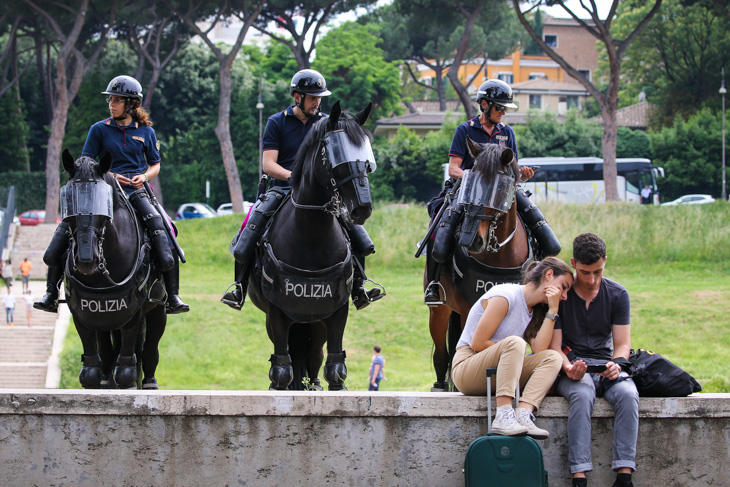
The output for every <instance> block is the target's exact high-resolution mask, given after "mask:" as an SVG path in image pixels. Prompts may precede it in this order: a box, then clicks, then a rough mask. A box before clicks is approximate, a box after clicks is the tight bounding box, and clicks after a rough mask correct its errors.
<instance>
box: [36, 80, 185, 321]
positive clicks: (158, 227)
mask: <svg viewBox="0 0 730 487" xmlns="http://www.w3.org/2000/svg"><path fill="white" fill-rule="evenodd" d="M102 94H103V95H107V103H108V105H109V114H110V115H111V116H110V117H109V118H107V119H105V120H102V121H100V122H96V123H95V124H94V125H92V126H91V128H90V129H89V134H88V135H87V137H86V143H85V144H84V149H83V151H82V154H81V155H82V156H87V157H92V158H95V159H97V160H99V158H100V156H101V155H103V154H104V153H105V152H107V151H108V152H110V153H111V155H112V167H111V170H110V174H111V175H112V176H114V177H115V178H116V180H117V181H118V182H119V185H120V186H121V188H122V189H123V190H124V192H125V193H126V194H127V195H128V196H129V201H130V203H131V204H132V206H133V207H134V209H135V210H136V211H137V213H138V214H139V215H140V217H141V218H142V221H143V224H144V226H145V228H146V229H147V232H148V234H149V236H150V240H151V244H152V253H153V256H154V259H155V264H156V265H157V268H158V269H159V270H160V271H162V275H163V278H164V281H165V288H166V290H167V303H166V306H165V309H166V312H167V314H176V313H184V312H187V311H189V310H190V308H189V306H188V305H187V304H185V303H184V302H183V301H182V300H181V299H180V297H179V296H178V292H179V280H180V261H179V258H178V255H177V251H176V250H171V247H172V241H171V240H170V238H168V235H167V233H166V230H165V225H164V223H163V221H162V218H167V215H161V214H160V212H159V211H158V210H157V209H156V208H155V206H154V205H153V204H152V203H151V202H150V195H149V194H148V193H147V190H146V189H145V188H144V184H145V183H146V182H147V181H149V180H150V179H151V178H154V177H155V176H157V175H158V174H159V172H160V144H159V142H158V141H157V134H156V133H155V130H154V129H153V128H152V121H151V120H150V119H149V115H148V113H147V111H146V110H145V109H144V108H142V106H141V102H142V96H143V95H142V85H141V84H140V83H139V81H137V80H136V79H134V78H132V77H131V76H117V77H115V78H114V79H112V80H111V81H110V82H109V85H108V86H107V88H106V91H103V92H102ZM67 230H68V223H66V222H62V223H60V224H59V226H58V228H57V229H56V232H55V233H54V235H53V237H52V239H51V243H50V244H49V246H48V249H47V250H46V253H45V255H44V256H43V260H44V262H45V263H46V264H47V265H48V279H47V282H46V294H45V295H44V296H43V297H42V298H41V300H40V301H38V302H36V303H35V304H34V305H33V306H34V307H35V308H37V309H40V310H43V311H48V312H52V313H55V312H57V311H58V293H59V291H58V290H59V287H60V285H61V280H62V279H63V273H64V267H63V265H64V257H65V254H66V250H67V249H68V236H67V234H66V232H67Z"/></svg>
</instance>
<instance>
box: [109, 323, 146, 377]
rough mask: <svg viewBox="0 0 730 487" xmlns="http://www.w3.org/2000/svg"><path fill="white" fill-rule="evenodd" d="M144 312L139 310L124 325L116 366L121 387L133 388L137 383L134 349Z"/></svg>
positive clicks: (116, 373) (115, 372) (116, 375)
mask: <svg viewBox="0 0 730 487" xmlns="http://www.w3.org/2000/svg"><path fill="white" fill-rule="evenodd" d="M141 318H142V313H141V311H140V312H137V313H136V314H135V315H134V317H133V318H132V319H131V320H129V323H127V324H126V325H124V326H123V327H122V330H121V331H122V340H121V344H120V348H119V356H118V357H117V364H116V367H115V368H114V382H116V384H117V386H118V387H119V388H120V389H131V388H133V387H136V383H137V377H138V375H137V355H136V354H135V353H134V349H135V347H136V345H137V334H138V333H139V326H140V323H141V321H142V320H141Z"/></svg>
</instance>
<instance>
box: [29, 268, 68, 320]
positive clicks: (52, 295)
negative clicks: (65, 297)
mask: <svg viewBox="0 0 730 487" xmlns="http://www.w3.org/2000/svg"><path fill="white" fill-rule="evenodd" d="M62 280H63V266H60V265H58V266H49V267H48V276H47V277H46V294H44V295H43V297H42V298H41V299H40V300H39V301H36V302H35V303H33V307H34V308H35V309H39V310H41V311H47V312H49V313H58V293H59V291H58V290H59V288H60V287H61V281H62Z"/></svg>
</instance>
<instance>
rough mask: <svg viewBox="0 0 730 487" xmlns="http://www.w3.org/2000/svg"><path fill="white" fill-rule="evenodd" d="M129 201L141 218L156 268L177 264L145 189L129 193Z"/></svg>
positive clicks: (170, 267)
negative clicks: (148, 237)
mask: <svg viewBox="0 0 730 487" xmlns="http://www.w3.org/2000/svg"><path fill="white" fill-rule="evenodd" d="M129 202H130V203H131V204H132V207H133V208H134V210H135V211H136V212H137V214H138V215H139V216H140V217H141V218H142V224H143V225H144V227H145V230H147V234H148V235H149V236H150V243H151V244H152V255H154V258H155V264H157V267H158V269H160V271H162V272H167V271H169V270H171V269H172V268H173V267H174V266H176V265H179V264H178V261H177V258H176V257H177V256H173V252H172V249H170V240H169V239H168V238H167V232H166V231H165V224H164V223H163V222H162V216H161V215H160V213H159V212H158V211H157V209H156V208H155V207H154V206H153V205H152V203H151V202H150V196H149V195H148V194H147V191H146V190H145V189H138V190H137V191H134V192H133V193H132V194H130V195H129ZM175 294H177V293H175Z"/></svg>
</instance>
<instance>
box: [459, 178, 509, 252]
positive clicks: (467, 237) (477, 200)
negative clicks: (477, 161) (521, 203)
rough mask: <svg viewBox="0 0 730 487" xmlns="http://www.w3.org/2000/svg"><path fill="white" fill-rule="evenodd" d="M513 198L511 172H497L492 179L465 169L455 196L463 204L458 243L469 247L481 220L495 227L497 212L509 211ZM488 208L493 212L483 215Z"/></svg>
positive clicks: (498, 213)
mask: <svg viewBox="0 0 730 487" xmlns="http://www.w3.org/2000/svg"><path fill="white" fill-rule="evenodd" d="M514 199H515V178H514V176H513V175H512V174H510V173H508V172H506V171H498V172H497V176H496V177H495V178H494V179H493V180H491V181H485V180H484V178H483V177H481V175H480V174H474V173H472V172H471V170H470V169H467V170H465V171H464V175H463V176H462V180H461V188H460V189H459V199H458V204H460V205H462V206H463V207H464V223H463V225H462V232H461V237H460V238H459V245H462V246H464V247H471V246H472V243H473V242H474V238H475V237H476V234H477V230H478V229H479V224H480V223H481V220H492V226H496V223H495V221H496V219H497V218H498V217H499V215H500V214H502V213H507V211H509V209H510V207H511V206H512V203H513V202H514ZM488 209H491V210H495V211H496V213H494V214H491V215H485V212H486V211H487V210H488ZM492 231H493V230H492Z"/></svg>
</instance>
